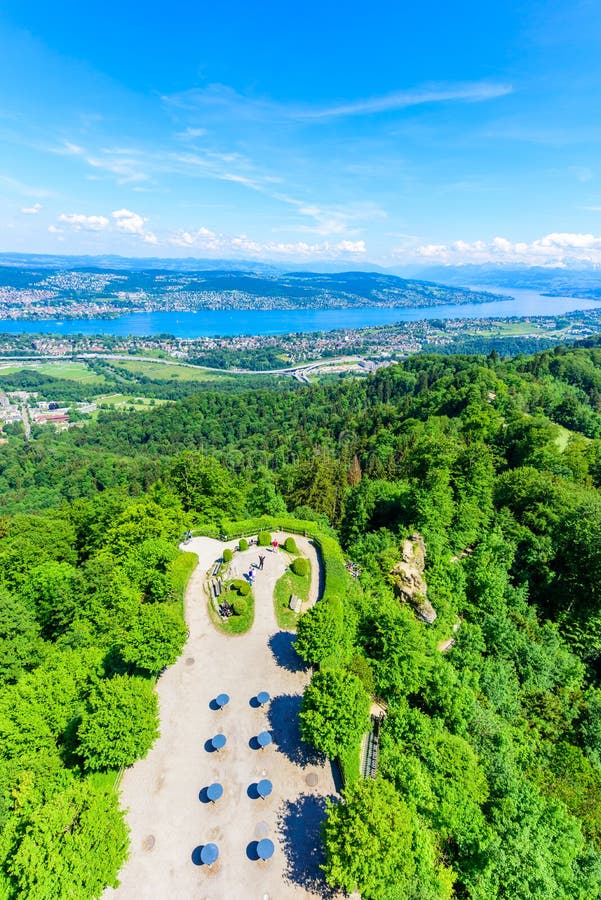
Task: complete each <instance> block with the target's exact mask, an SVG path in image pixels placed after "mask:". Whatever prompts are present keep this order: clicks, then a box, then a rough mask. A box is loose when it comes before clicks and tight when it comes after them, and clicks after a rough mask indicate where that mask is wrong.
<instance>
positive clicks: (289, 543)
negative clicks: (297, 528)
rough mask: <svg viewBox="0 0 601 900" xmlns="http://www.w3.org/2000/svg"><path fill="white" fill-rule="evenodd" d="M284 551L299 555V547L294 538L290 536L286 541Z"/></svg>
mask: <svg viewBox="0 0 601 900" xmlns="http://www.w3.org/2000/svg"><path fill="white" fill-rule="evenodd" d="M284 550H285V551H286V552H287V553H298V547H297V546H296V541H295V540H294V538H293V537H291V536H289V537H287V538H286V540H285V541H284Z"/></svg>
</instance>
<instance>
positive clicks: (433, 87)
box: [163, 81, 513, 122]
mask: <svg viewBox="0 0 601 900" xmlns="http://www.w3.org/2000/svg"><path fill="white" fill-rule="evenodd" d="M512 92H513V88H512V86H511V85H509V84H506V83H497V82H489V81H476V82H461V83H455V84H428V85H424V86H422V87H418V88H414V89H412V90H404V91H394V92H392V93H389V94H381V95H379V96H375V97H367V98H360V99H358V100H349V101H341V102H340V103H334V104H329V105H321V106H320V105H310V104H295V103H279V102H277V101H274V100H270V99H265V98H260V97H249V96H245V95H243V94H239V93H238V92H237V91H234V90H233V89H232V88H230V87H228V86H227V85H223V84H212V85H209V86H208V87H207V88H203V89H201V88H192V89H190V90H187V91H181V92H179V93H176V94H171V95H167V96H164V97H163V100H164V102H165V103H166V104H167V105H168V106H173V107H178V108H180V109H185V110H189V111H192V110H198V109H203V110H204V111H206V112H208V113H210V112H211V111H220V110H223V109H225V108H227V109H229V110H230V111H231V112H232V113H235V115H236V117H238V118H239V119H248V118H252V119H280V120H286V119H287V120H294V121H297V122H298V121H306V122H310V121H314V122H317V121H320V120H324V121H325V120H328V119H335V118H343V117H349V116H368V115H375V114H377V113H384V112H392V111H395V110H402V109H407V108H409V107H413V106H423V105H425V104H433V103H448V102H463V103H481V102H483V101H486V100H494V99H496V98H498V97H504V96H506V95H507V94H510V93H512Z"/></svg>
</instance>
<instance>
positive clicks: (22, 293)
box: [0, 265, 499, 320]
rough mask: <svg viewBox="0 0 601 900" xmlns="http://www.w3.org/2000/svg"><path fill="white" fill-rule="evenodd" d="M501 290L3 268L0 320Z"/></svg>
mask: <svg viewBox="0 0 601 900" xmlns="http://www.w3.org/2000/svg"><path fill="white" fill-rule="evenodd" d="M498 299H499V295H498V294H491V293H489V292H487V291H485V290H482V291H480V290H470V289H468V288H464V287H459V286H447V285H443V284H437V283H430V282H426V281H419V280H415V279H405V278H400V277H398V276H396V275H388V274H382V273H379V272H343V273H338V274H332V273H310V272H292V273H287V274H284V273H277V272H276V273H264V272H246V271H237V270H235V269H228V270H224V271H219V270H216V271H213V270H207V271H198V272H184V271H182V272H174V271H161V270H156V269H149V270H134V269H131V270H129V271H115V270H113V271H111V270H93V269H91V268H87V269H80V268H72V269H56V270H52V269H50V270H48V269H43V268H37V267H35V268H32V267H22V266H17V265H12V266H0V319H11V320H21V319H23V320H31V319H51V318H59V319H65V318H71V319H76V318H81V319H85V318H113V317H116V316H120V315H123V314H124V313H139V312H154V311H163V312H166V311H179V312H184V311H186V312H188V311H197V310H202V309H206V310H222V309H226V310H231V309H239V310H253V309H261V310H275V309H281V310H286V309H288V310H293V309H347V308H357V307H398V308H416V307H417V308H419V307H427V306H440V305H445V304H450V303H453V304H460V305H461V304H473V303H486V302H490V301H492V300H498Z"/></svg>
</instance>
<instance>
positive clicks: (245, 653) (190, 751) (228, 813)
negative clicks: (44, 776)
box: [104, 537, 336, 900]
mask: <svg viewBox="0 0 601 900" xmlns="http://www.w3.org/2000/svg"><path fill="white" fill-rule="evenodd" d="M236 543H237V542H235V541H232V542H230V543H229V544H223V543H221V542H219V541H216V540H213V539H211V538H202V537H200V538H193V539H192V541H191V542H190V543H189V544H188V545H187V546H186V548H185V549H186V550H191V551H193V552H195V553H196V554H197V555H198V558H199V564H198V567H197V569H196V571H195V572H194V574H193V576H192V578H191V580H190V584H189V586H188V591H187V594H186V616H187V621H188V626H189V630H190V636H189V639H188V642H187V644H186V647H185V649H184V652H183V654H182V656H181V657H180V659H179V660H178V661H177V663H176V664H175V665H174V666H172V667H171V668H170V669H168V670H167V671H166V672H165V673H164V675H163V676H162V677H161V678H160V680H159V682H158V685H157V691H158V695H159V701H160V709H161V736H160V738H159V740H158V741H157V742H156V744H155V745H154V747H153V748H152V750H151V751H150V753H149V754H148V756H147V757H146V759H144V760H141V761H140V762H138V763H136V764H135V765H134V766H132V767H131V768H130V769H128V770H127V771H126V772H125V774H124V776H123V780H122V784H121V802H122V805H123V806H124V808H126V809H127V810H128V813H127V820H128V823H129V826H130V829H131V851H130V859H129V861H128V862H127V863H126V865H125V866H124V868H123V869H122V871H121V874H120V878H121V886H120V887H119V888H118V889H117V890H108V889H107V891H105V894H104V898H105V900H109V898H111V900H112V898H119V900H176V898H177V900H188V898H190V900H192V898H199V900H209V898H210V900H280V898H291V900H292V898H309V897H311V898H315V897H324V898H325V897H331V896H333V895H332V894H331V893H330V892H329V890H328V888H327V886H326V885H325V883H324V882H323V879H322V876H321V871H320V868H319V864H320V863H321V862H322V861H323V860H322V858H321V849H320V827H321V822H322V821H323V818H324V813H325V798H326V797H328V796H334V795H335V794H336V784H335V780H334V778H335V773H334V771H333V769H332V766H331V765H330V763H329V761H328V760H326V759H325V758H323V757H320V756H319V755H318V754H317V753H316V752H315V751H314V750H313V748H311V747H309V746H308V745H306V744H304V743H303V742H302V741H301V740H300V735H299V732H298V710H299V707H300V702H301V697H302V692H303V690H304V687H305V685H306V683H307V682H308V680H309V677H310V675H309V672H308V671H307V670H306V669H305V668H304V667H303V665H302V662H301V660H300V659H299V657H298V656H297V655H296V653H295V652H294V649H293V647H292V641H293V635H292V634H291V633H289V632H286V631H280V630H279V629H278V626H277V623H276V619H275V615H274V612H273V600H272V596H273V587H274V585H275V582H276V580H277V579H278V578H279V577H280V575H281V574H282V573H283V572H284V569H285V566H286V555H285V554H283V553H282V552H279V551H276V552H265V553H264V555H265V557H266V559H265V568H264V570H263V571H262V572H257V575H256V580H255V600H256V609H255V621H254V624H253V627H252V629H251V630H250V631H249V632H248V633H247V634H245V635H240V636H228V635H224V634H222V633H220V632H218V631H217V630H216V629H215V627H214V626H213V625H212V623H211V622H210V619H209V616H208V612H207V598H206V595H205V593H204V590H203V582H204V578H205V574H206V572H207V570H208V569H209V567H210V566H212V564H213V563H214V561H215V560H216V559H217V558H219V557H220V556H221V553H222V551H223V548H224V547H226V546H231V547H234V546H236ZM297 543H298V544H299V547H300V549H301V550H302V552H303V553H305V554H306V555H308V556H310V557H311V562H312V568H313V583H312V589H311V600H310V602H314V601H315V600H316V598H317V594H318V590H319V583H320V579H319V561H318V559H317V556H316V553H315V549H314V548H313V546H312V545H311V544H309V542H308V541H306V540H304V539H302V538H297ZM263 552H264V551H261V553H262V554H263ZM258 556H259V551H258V550H257V548H256V547H254V548H252V549H249V550H248V551H245V552H244V553H242V554H238V553H237V554H236V555H235V557H234V562H233V564H232V569H233V573H232V574H236V573H237V571H240V572H242V571H244V570H248V569H249V568H250V565H251V563H256V562H258ZM261 690H266V691H268V692H269V693H270V694H271V698H272V699H271V702H270V704H268V705H267V706H266V707H265V708H261V707H259V706H258V705H257V704H256V702H255V700H254V698H255V697H256V694H257V693H258V692H259V691H261ZM223 691H225V692H226V693H228V694H229V695H230V697H231V700H230V703H229V704H228V706H226V707H225V708H224V709H223V710H215V709H214V708H212V707H213V706H214V704H213V703H212V701H213V700H214V698H215V697H216V696H217V694H219V693H221V692H223ZM263 730H269V731H271V733H272V735H273V739H274V742H273V744H272V745H271V746H270V747H267V748H265V749H263V750H259V749H255V747H256V742H255V741H254V740H253V739H254V738H255V737H256V735H257V734H258V733H259V732H260V731H263ZM217 732H222V733H223V734H225V735H226V737H227V745H226V747H225V748H224V749H223V750H221V751H219V752H210V748H209V745H208V743H207V742H208V741H209V739H210V738H211V737H212V736H213V735H214V734H216V733H217ZM263 777H267V778H269V779H270V780H271V781H272V782H273V793H272V795H271V796H270V797H269V798H268V799H266V800H262V799H261V798H258V797H257V794H256V788H255V785H256V782H257V781H258V780H259V779H261V778H263ZM214 781H219V782H221V783H222V784H223V787H224V795H223V797H222V798H221V800H219V801H218V802H217V803H215V804H211V803H208V802H206V796H205V789H206V787H207V785H209V784H211V783H212V782H214ZM315 781H316V783H314V782H315ZM262 837H269V838H271V839H272V840H273V841H274V843H275V848H276V849H275V854H274V856H273V858H272V859H271V860H269V861H268V862H261V861H258V860H257V859H256V842H257V841H258V840H259V839H261V838H262ZM209 842H214V843H216V844H217V845H218V846H219V851H220V856H219V860H218V861H217V863H215V864H214V865H213V866H212V867H211V868H208V867H206V866H203V865H200V860H199V853H200V848H201V847H202V845H203V844H206V843H209Z"/></svg>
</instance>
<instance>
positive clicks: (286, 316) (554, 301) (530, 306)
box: [0, 287, 601, 338]
mask: <svg viewBox="0 0 601 900" xmlns="http://www.w3.org/2000/svg"><path fill="white" fill-rule="evenodd" d="M478 290H486V291H488V292H489V293H498V294H511V295H512V297H513V298H514V299H513V300H493V301H491V302H490V303H465V304H457V303H450V304H446V305H444V306H424V307H420V308H419V309H413V308H412V309H398V308H394V309H391V308H389V307H386V308H384V309H377V308H373V307H359V308H356V309H294V310H292V309H284V310H263V309H257V310H246V309H240V310H228V309H215V310H212V309H208V310H199V311H198V312H149V313H128V314H126V315H123V316H119V318H117V319H66V320H65V321H64V322H60V321H57V320H55V319H39V320H36V321H32V320H25V319H0V332H4V333H8V334H19V333H29V334H32V333H42V332H43V333H48V334H64V335H69V334H86V335H94V334H112V335H117V336H120V337H125V336H127V335H133V336H134V337H142V336H143V335H156V334H172V335H174V336H175V337H182V338H194V337H218V336H223V337H233V336H235V335H248V334H265V335H274V334H289V333H292V332H301V331H304V332H310V331H332V330H334V329H335V328H367V327H369V326H372V325H392V324H394V323H395V322H416V321H419V320H420V319H480V318H483V319H484V318H486V319H493V318H498V317H500V316H553V315H560V314H561V313H567V312H574V311H576V310H584V309H599V308H601V304H600V303H598V302H597V303H596V302H595V301H594V300H577V299H575V298H574V297H544V296H543V295H542V294H539V293H537V292H536V291H530V290H522V289H520V290H515V289H514V290H511V291H510V290H509V289H508V288H491V287H485V288H478Z"/></svg>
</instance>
